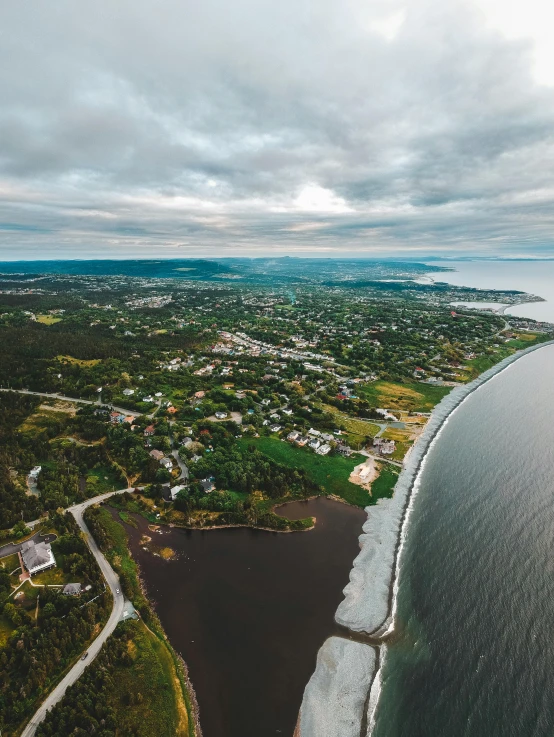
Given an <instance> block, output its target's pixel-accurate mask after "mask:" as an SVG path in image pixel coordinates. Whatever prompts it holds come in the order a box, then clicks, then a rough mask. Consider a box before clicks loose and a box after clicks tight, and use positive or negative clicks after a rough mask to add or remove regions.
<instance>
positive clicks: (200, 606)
mask: <svg viewBox="0 0 554 737" xmlns="http://www.w3.org/2000/svg"><path fill="white" fill-rule="evenodd" d="M280 513H281V514H283V515H285V514H286V516H287V517H290V518H301V517H308V516H314V517H316V519H317V522H316V526H315V528H314V529H313V530H310V531H308V532H297V533H288V534H283V533H275V532H266V531H263V530H252V529H247V528H230V529H222V530H206V531H200V530H177V529H173V530H168V531H166V532H164V533H163V534H156V533H152V532H150V531H149V530H148V529H147V526H146V524H145V523H144V520H139V529H134V528H132V527H129V526H127V527H126V529H127V532H128V534H129V538H130V546H131V550H132V552H133V555H134V556H135V559H136V560H137V562H138V563H139V565H140V568H141V571H142V575H143V579H144V582H145V584H146V587H147V590H148V595H149V596H150V598H151V599H152V600H153V601H154V602H155V606H156V611H157V613H158V615H159V617H160V620H161V622H162V624H163V626H164V628H165V631H166V632H167V635H168V637H169V639H170V641H171V643H172V644H173V646H174V647H175V649H176V650H177V651H178V652H179V653H180V654H181V655H182V656H183V658H184V659H185V661H186V663H187V665H188V667H189V672H190V677H191V680H192V683H193V686H194V688H195V691H196V695H197V698H198V703H199V707H200V723H201V726H202V730H203V734H204V737H266V736H267V737H270V736H274V735H283V737H291V736H292V733H293V731H294V727H295V723H296V719H297V716H298V710H299V708H300V703H301V701H302V694H303V691H304V687H305V685H306V683H307V681H308V680H309V678H310V676H311V674H312V672H313V670H314V667H315V660H316V656H317V651H318V649H319V647H320V646H321V645H322V644H323V641H324V640H325V639H326V638H327V637H328V636H329V635H330V634H332V633H333V632H335V631H336V625H335V624H334V621H333V616H334V613H335V610H336V608H337V606H338V604H339V602H340V601H341V599H342V593H341V592H342V589H343V588H344V586H345V585H346V584H347V583H348V575H349V572H350V569H351V566H352V561H353V560H354V558H355V557H356V555H357V554H358V552H359V546H358V536H359V535H360V534H361V531H362V525H363V523H364V521H365V519H366V515H365V513H364V512H363V511H362V510H361V509H357V508H354V507H349V506H347V505H345V504H341V503H338V502H334V501H332V500H329V499H325V498H318V499H313V500H311V501H307V502H294V503H292V504H290V505H286V507H285V508H281V510H280ZM145 532H146V534H148V535H150V536H151V537H152V538H153V542H154V543H156V544H157V545H159V546H168V547H171V548H172V549H173V550H175V551H176V553H177V555H178V558H177V560H174V561H164V560H162V559H161V558H159V557H156V556H154V555H152V554H151V553H149V552H146V551H144V550H143V548H142V547H141V545H140V539H141V535H142V534H143V533H145Z"/></svg>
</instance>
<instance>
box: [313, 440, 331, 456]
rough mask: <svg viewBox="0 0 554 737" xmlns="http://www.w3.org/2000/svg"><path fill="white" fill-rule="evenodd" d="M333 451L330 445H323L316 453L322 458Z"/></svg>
mask: <svg viewBox="0 0 554 737" xmlns="http://www.w3.org/2000/svg"><path fill="white" fill-rule="evenodd" d="M330 450H331V446H330V445H329V444H328V443H323V445H320V446H319V448H317V449H316V453H317V454H318V455H320V456H326V455H327V453H329V451H330Z"/></svg>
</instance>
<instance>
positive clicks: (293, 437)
mask: <svg viewBox="0 0 554 737" xmlns="http://www.w3.org/2000/svg"><path fill="white" fill-rule="evenodd" d="M299 437H300V433H299V432H298V430H293V431H292V432H289V434H288V435H287V440H291V441H293V440H296V439H297V438H299Z"/></svg>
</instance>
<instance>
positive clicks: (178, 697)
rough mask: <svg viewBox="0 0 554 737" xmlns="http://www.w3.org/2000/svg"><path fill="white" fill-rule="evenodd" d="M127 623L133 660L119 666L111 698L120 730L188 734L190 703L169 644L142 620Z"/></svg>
mask: <svg viewBox="0 0 554 737" xmlns="http://www.w3.org/2000/svg"><path fill="white" fill-rule="evenodd" d="M125 627H127V628H128V629H129V630H130V632H131V637H132V639H131V640H129V643H128V654H129V656H130V658H131V661H132V664H131V665H130V666H127V665H126V666H117V667H116V670H115V673H114V678H113V683H114V689H113V691H112V692H111V694H110V699H109V700H110V706H112V708H113V709H114V711H115V713H116V721H117V726H118V729H117V734H118V735H136V737H153V735H156V737H174V735H177V736H178V737H188V735H189V734H190V731H189V727H190V725H189V718H188V713H187V707H186V704H185V701H184V698H183V695H182V691H181V687H180V683H179V677H178V674H177V672H176V670H175V664H174V661H173V658H172V655H171V653H170V651H169V649H168V647H167V645H166V644H165V642H163V641H161V640H160V639H159V638H158V637H157V636H156V635H155V634H154V633H152V632H151V631H150V630H149V629H148V628H147V627H146V625H145V624H143V623H142V622H141V621H129V622H127V623H126V624H125ZM137 694H140V697H137ZM129 701H131V703H132V706H129Z"/></svg>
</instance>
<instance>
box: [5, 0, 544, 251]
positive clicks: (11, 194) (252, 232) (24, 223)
mask: <svg viewBox="0 0 554 737" xmlns="http://www.w3.org/2000/svg"><path fill="white" fill-rule="evenodd" d="M487 3H488V4H487ZM517 3H521V7H522V8H524V0H517V1H516V4H517ZM502 7H503V5H502V4H500V3H497V2H496V0H487V2H486V3H483V4H478V3H476V2H475V0H460V1H459V2H458V1H456V0H454V1H453V2H450V3H446V4H445V3H440V2H439V0H412V2H410V3H403V2H399V1H398V0H341V1H339V0H320V2H318V3H316V4H314V3H312V2H311V1H309V0H282V1H281V2H279V3H274V2H270V1H269V0H235V2H233V3H228V2H226V0H206V1H205V2H203V3H191V2H183V1H182V0H163V2H162V3H153V2H151V0H148V2H146V0H118V2H117V3H113V2H109V1H108V0H98V2H96V3H94V4H92V5H89V6H83V5H82V4H79V3H75V2H74V1H73V0H59V1H58V2H56V3H55V4H52V3H34V4H33V3H4V4H3V6H2V8H1V9H0V28H1V29H2V43H1V44H0V96H1V97H0V99H2V105H1V106H0V223H2V226H1V227H0V257H1V258H15V257H21V256H28V257H36V256H37V255H38V254H40V255H41V256H42V257H56V256H59V257H67V256H69V255H71V256H72V257H88V256H91V255H98V256H106V255H112V256H115V255H117V256H128V257H132V256H135V255H142V256H144V255H153V254H155V253H156V252H158V251H159V249H162V248H163V254H164V255H171V254H172V253H175V255H188V254H189V253H190V254H191V255H192V254H194V255H208V254H210V253H212V254H214V255H215V254H218V255H234V254H241V253H244V254H248V255H256V254H257V253H259V254H260V255H267V254H268V252H272V253H275V254H276V255H277V254H279V253H283V254H284V253H314V254H317V253H319V252H322V253H325V254H326V255H329V254H332V253H336V254H337V255H339V254H346V253H355V254H360V255H363V254H368V255H370V254H386V253H391V252H397V253H412V252H413V253H414V254H419V253H437V252H441V251H447V252H449V253H461V252H463V253H468V252H472V251H473V252H475V253H480V254H484V253H490V254H493V253H494V254H510V255H521V254H535V255H540V254H541V253H549V254H551V253H552V250H553V245H554V244H553V236H552V233H553V229H552V211H553V208H552V204H553V203H552V193H553V192H554V167H553V163H554V137H553V134H552V131H553V130H554V127H553V123H554V87H552V86H550V85H549V84H545V83H544V82H545V81H546V82H548V80H545V79H544V75H543V77H541V76H540V75H537V58H538V57H537V54H538V53H539V52H540V49H541V48H543V47H542V46H541V39H542V38H543V36H542V35H541V33H542V32H540V24H539V25H537V26H536V28H535V27H534V28H524V30H523V31H522V32H521V33H515V32H514V22H513V16H512V15H509V14H508V13H506V15H505V16H503V15H502ZM487 8H488V11H487ZM484 10H485V11H487V12H488V15H487V14H485V15H483V11H484ZM489 11H490V12H489ZM537 29H538V30H537ZM535 32H536V33H535ZM533 34H535V35H533ZM534 39H535V40H537V43H536V44H535V42H534ZM537 49H538V51H537ZM541 53H542V52H541ZM539 56H540V54H539ZM553 81H554V80H553Z"/></svg>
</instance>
